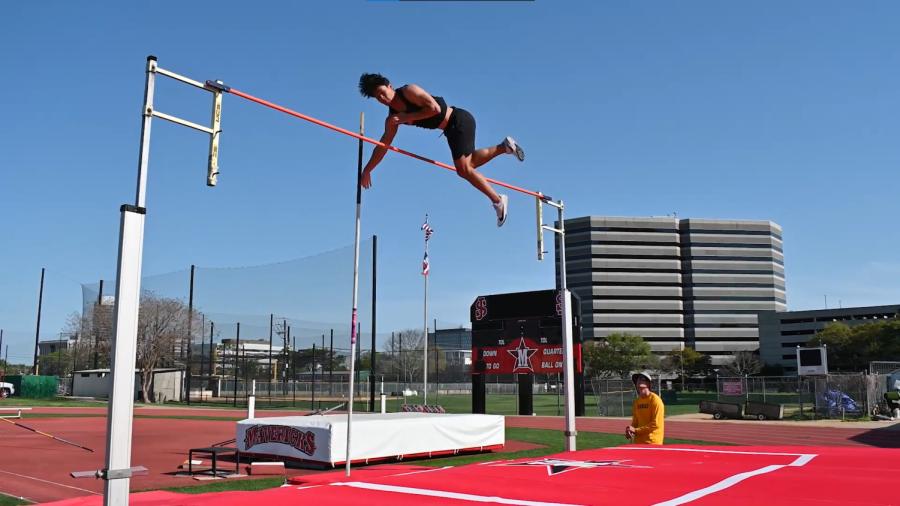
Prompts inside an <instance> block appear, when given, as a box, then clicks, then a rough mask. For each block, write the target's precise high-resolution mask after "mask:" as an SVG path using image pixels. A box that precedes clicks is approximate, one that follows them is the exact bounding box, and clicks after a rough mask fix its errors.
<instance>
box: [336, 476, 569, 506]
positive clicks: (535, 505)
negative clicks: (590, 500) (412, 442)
mask: <svg viewBox="0 0 900 506" xmlns="http://www.w3.org/2000/svg"><path fill="white" fill-rule="evenodd" d="M332 485H338V486H344V487H353V488H362V489H366V490H375V491H378V492H393V493H395V494H409V495H424V496H428V497H441V498H446V499H459V500H461V501H471V502H482V503H491V504H512V505H516V506H582V505H577V504H567V503H555V502H539V501H523V500H519V499H507V498H505V497H496V496H494V497H489V496H483V495H473V494H460V493H457V492H446V491H443V490H428V489H424V488H410V487H395V486H391V485H377V484H375V483H363V482H358V481H356V482H338V483H332Z"/></svg>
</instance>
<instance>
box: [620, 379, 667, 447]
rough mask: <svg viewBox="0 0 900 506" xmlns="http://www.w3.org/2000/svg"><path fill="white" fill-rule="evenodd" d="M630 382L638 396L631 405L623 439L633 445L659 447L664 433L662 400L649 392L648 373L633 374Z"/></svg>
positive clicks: (649, 380)
mask: <svg viewBox="0 0 900 506" xmlns="http://www.w3.org/2000/svg"><path fill="white" fill-rule="evenodd" d="M631 381H632V382H634V386H635V388H637V391H638V395H639V396H638V398H637V399H635V400H634V403H633V404H632V405H631V413H632V414H631V425H629V426H628V427H626V428H625V437H627V438H628V439H630V440H632V442H633V443H635V444H645V445H648V444H649V445H661V444H663V433H664V432H665V427H664V422H663V417H664V416H665V412H666V407H665V405H663V401H662V399H660V398H659V396H658V395H656V394H655V393H653V392H651V391H650V386H651V385H652V384H653V383H652V379H651V378H650V374H649V373H647V372H639V373H636V374H633V375H632V376H631Z"/></svg>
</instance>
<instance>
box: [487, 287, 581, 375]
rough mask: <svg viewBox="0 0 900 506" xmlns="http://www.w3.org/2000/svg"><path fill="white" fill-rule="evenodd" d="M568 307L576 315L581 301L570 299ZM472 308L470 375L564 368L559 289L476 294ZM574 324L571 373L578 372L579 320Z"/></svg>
mask: <svg viewBox="0 0 900 506" xmlns="http://www.w3.org/2000/svg"><path fill="white" fill-rule="evenodd" d="M573 306H574V307H573V317H574V316H576V315H580V304H578V301H577V299H575V298H573ZM576 307H577V308H578V309H579V310H576V309H575V308H576ZM471 312H472V314H471V316H472V372H473V373H475V374H534V373H550V374H555V373H561V372H563V338H562V295H561V292H559V291H557V290H544V291H540V292H525V293H522V294H505V295H504V296H503V297H502V298H499V297H490V296H488V297H478V299H477V300H476V301H475V303H474V304H473V305H472V310H471ZM573 323H574V327H575V328H574V329H573V356H572V358H573V363H574V365H575V372H581V371H582V367H581V364H582V360H581V332H580V324H579V322H577V319H576V318H573Z"/></svg>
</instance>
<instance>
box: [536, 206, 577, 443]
mask: <svg viewBox="0 0 900 506" xmlns="http://www.w3.org/2000/svg"><path fill="white" fill-rule="evenodd" d="M536 200H537V232H538V238H537V246H538V260H543V259H544V230H549V231H550V232H553V233H554V234H556V237H557V238H558V243H557V244H559V246H558V248H557V253H556V255H557V258H558V260H559V280H560V281H559V287H558V288H559V294H560V299H561V300H560V303H561V305H562V337H563V386H564V388H565V394H564V395H565V397H564V402H565V406H564V408H565V413H566V430H565V438H566V451H570V452H571V451H575V437H576V435H577V432H576V431H575V362H574V356H573V355H574V343H573V338H572V294H571V293H570V292H569V289H568V285H567V283H566V224H565V221H563V202H562V200H560V201H558V202H553V201H552V200H551V199H550V197H548V196H545V195H542V194H540V193H538V194H537V197H536ZM544 203H546V204H549V205H551V206H553V207H555V208H556V210H557V212H558V217H557V220H558V221H559V225H558V227H559V228H553V227H548V226H547V225H544V224H543V204H544Z"/></svg>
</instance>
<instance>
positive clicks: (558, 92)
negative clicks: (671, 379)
mask: <svg viewBox="0 0 900 506" xmlns="http://www.w3.org/2000/svg"><path fill="white" fill-rule="evenodd" d="M898 17H900V6H898V5H897V4H896V3H893V2H888V1H881V2H866V3H864V4H859V3H854V4H849V3H846V2H836V1H819V2H786V3H774V2H767V3H764V4H760V3H754V2H750V3H743V5H738V4H737V3H734V2H718V1H695V2H687V3H685V2H674V3H673V2H656V3H628V2H626V3H621V2H620V3H615V2H595V1H581V2H577V1H549V0H538V1H536V2H367V1H363V0H342V1H332V2H280V3H276V2H230V1H220V2H212V3H209V2H206V3H198V2H154V3H152V4H151V3H147V2H143V3H141V2H65V1H55V2H7V3H5V4H4V6H3V8H2V14H0V76H2V78H0V217H2V218H0V328H3V329H5V331H6V334H5V335H6V336H8V337H7V338H6V342H7V343H9V344H11V345H12V346H11V355H12V356H11V357H10V358H11V361H25V362H30V355H31V345H30V344H29V340H30V339H33V336H34V324H35V317H36V311H37V299H38V285H39V281H40V270H41V268H42V267H45V268H47V269H48V273H47V278H46V281H45V291H44V317H43V322H42V334H46V337H45V338H52V337H53V336H54V333H56V332H58V331H59V329H60V327H61V326H62V324H63V321H64V319H65V316H66V315H67V314H69V313H71V312H72V311H76V310H78V309H79V308H80V305H81V296H82V291H81V286H80V285H79V284H78V283H93V282H96V281H98V280H99V279H106V280H112V279H113V278H114V276H115V272H116V255H117V241H118V234H119V228H118V223H119V216H120V215H119V212H118V209H119V206H120V205H121V204H123V203H133V198H134V197H133V195H134V187H135V177H136V168H137V158H138V144H139V129H140V121H141V117H140V110H141V101H142V92H143V82H144V66H145V62H146V57H147V55H149V54H153V55H156V56H157V57H158V58H159V64H160V66H161V67H162V68H165V69H168V70H171V71H174V72H177V73H180V74H183V75H186V76H189V77H192V78H194V79H197V80H206V79H222V80H223V81H224V82H225V83H226V84H229V85H231V86H233V87H234V88H236V89H239V90H241V91H244V92H246V93H250V94H251V95H255V96H258V97H261V98H264V99H267V100H269V101H272V102H275V103H278V104H280V105H283V106H285V107H289V108H292V109H295V110H298V111H300V112H303V113H305V114H308V115H310V116H313V117H315V118H318V119H320V120H323V121H327V122H329V123H332V124H335V125H338V126H341V127H343V128H347V129H350V130H355V129H356V128H358V123H359V113H360V112H364V113H365V118H366V134H367V135H370V136H373V137H378V136H380V134H381V131H382V126H383V118H384V116H385V114H386V111H385V109H384V107H383V106H381V105H380V104H378V103H377V102H375V101H374V100H368V101H367V100H365V99H363V98H362V97H360V96H359V94H358V92H357V88H356V86H357V81H358V78H359V75H360V73H362V72H381V73H383V74H385V75H386V76H388V77H389V78H390V79H391V80H393V81H394V82H395V83H397V84H405V83H416V84H418V85H420V86H422V87H423V88H425V89H426V90H427V91H429V92H432V93H433V94H436V95H441V96H443V97H445V98H446V99H447V101H448V103H449V104H450V105H458V106H461V107H464V108H465V109H467V110H469V111H471V112H472V113H473V114H474V115H475V117H476V119H477V121H478V144H479V146H488V145H492V144H495V143H497V142H499V141H501V140H502V139H503V138H504V137H505V136H506V135H511V136H513V137H514V138H515V139H516V140H517V141H519V143H520V144H521V145H522V147H523V148H524V149H525V152H526V161H525V163H519V162H518V161H516V160H515V159H514V158H513V157H510V156H505V157H501V158H499V159H497V160H495V161H493V162H492V163H491V164H490V165H489V166H487V167H485V168H484V172H485V173H486V174H487V175H488V177H492V178H495V179H499V180H502V181H505V182H509V183H511V184H514V185H518V186H521V187H524V188H528V189H531V190H535V191H541V192H544V193H545V194H549V195H551V196H553V197H554V198H562V199H564V201H565V204H566V216H567V217H578V216H584V215H589V214H591V215H612V216H653V215H657V216H659V215H666V214H671V213H677V215H678V217H680V218H691V217H694V218H716V219H759V220H772V221H774V222H776V223H778V224H779V225H781V226H782V227H783V228H784V241H785V246H784V250H785V264H786V273H787V294H788V295H787V297H788V307H789V309H792V310H795V309H811V308H821V307H823V306H824V304H825V300H824V297H825V296H826V295H827V297H828V304H829V306H832V307H833V306H837V304H838V303H839V301H840V304H842V305H843V306H844V307H847V306H853V305H869V304H887V303H897V302H900V288H898V286H900V283H898V282H900V262H898V260H897V258H898V257H897V253H896V251H897V249H898V246H900V239H898V234H896V233H895V230H896V229H897V210H898V204H897V200H896V198H895V195H896V188H897V184H898V182H900V181H898V180H900V176H898V171H897V170H896V167H897V161H898V160H897V159H898V152H897V145H898V144H897V139H900V122H898V121H897V118H898V117H900V94H898V93H897V87H896V83H897V82H898V81H900V72H898V70H897V69H898V68H900V61H898V60H900V53H898V52H897V49H896V48H897V46H898V42H900V31H898V30H897V24H896V20H897V19H898ZM209 102H210V100H209V94H208V93H206V92H203V91H200V90H196V89H194V88H191V87H188V86H186V85H182V84H179V83H175V82H173V81H170V80H168V79H165V78H160V79H159V80H158V84H157V93H156V106H157V109H158V110H160V111H162V112H166V113H169V114H174V115H177V116H180V117H183V118H186V119H190V120H193V121H196V122H200V123H205V122H207V121H208V117H209V108H210V105H209ZM222 128H223V130H224V132H223V134H222V144H221V148H220V159H219V163H220V168H221V175H220V177H219V186H218V187H216V188H208V187H206V186H205V177H206V169H205V160H206V153H207V142H208V141H207V138H206V136H205V135H204V134H202V133H199V132H196V131H192V130H189V129H186V128H184V127H181V126H178V125H174V124H171V123H167V122H164V121H162V120H159V119H156V120H154V124H153V130H152V136H151V155H150V165H149V188H148V199H147V208H148V214H147V225H146V238H145V251H144V263H143V272H144V274H145V275H146V276H154V275H159V274H164V273H170V272H173V271H180V274H172V275H168V276H162V277H160V278H154V279H169V280H172V279H176V278H177V280H179V281H177V282H173V283H168V284H167V283H162V282H159V283H157V285H154V283H153V282H150V283H148V286H150V287H153V286H156V287H157V288H158V289H159V290H161V291H164V292H166V293H167V294H174V295H178V296H183V297H186V296H187V286H186V280H187V276H186V274H185V273H186V272H187V269H188V268H189V266H190V265H191V264H195V265H197V266H201V267H204V268H208V269H206V270H203V273H204V275H207V276H209V278H208V279H209V281H204V282H203V283H201V284H202V285H203V286H202V287H199V288H198V292H197V294H196V296H197V304H198V306H200V307H201V308H202V309H205V310H207V311H210V312H221V313H234V314H251V315H266V314H268V313H270V312H276V313H279V314H282V315H285V316H292V317H295V318H299V319H306V320H310V321H325V322H332V321H334V322H339V323H347V322H349V318H350V307H351V284H350V281H349V280H350V279H351V278H350V276H351V275H352V250H346V249H344V250H343V252H338V253H333V254H332V255H331V256H328V257H320V260H319V263H315V262H313V261H304V262H295V263H288V264H282V265H281V266H280V268H281V269H282V270H281V271H278V270H277V269H275V268H274V267H270V268H267V269H269V270H266V269H263V271H265V272H267V273H268V274H265V275H263V274H259V273H260V272H263V271H259V270H244V271H235V270H213V268H226V267H227V268H232V267H241V266H254V265H260V264H270V263H279V262H285V261H288V260H291V259H296V258H302V257H307V256H310V255H317V254H319V253H322V252H326V251H330V250H335V249H340V248H346V247H347V246H351V245H352V244H353V239H354V236H353V232H354V213H355V205H354V203H355V181H356V164H357V141H356V140H355V139H353V138H351V137H347V136H344V135H341V134H340V133H337V132H333V131H331V130H328V129H325V128H321V127H319V126H316V125H313V124H311V123H308V122H305V121H303V120H300V119H296V118H291V117H289V116H287V115H284V114H281V113H278V112H275V111H273V110H271V109H268V108H265V107H262V106H260V105H257V104H253V103H251V102H248V101H246V100H243V99H240V98H238V97H234V96H225V100H224V106H223V123H222ZM395 145H396V146H398V147H401V148H403V149H407V150H409V151H412V152H415V153H418V154H421V155H423V156H426V157H429V158H434V159H437V160H440V161H443V162H445V163H449V162H450V156H449V150H448V148H447V145H446V140H445V139H444V138H442V137H438V133H437V132H434V131H424V130H421V129H414V128H412V127H404V128H403V129H401V132H400V134H399V135H398V137H397V139H396V141H395ZM372 147H373V146H372V145H370V144H366V146H365V155H366V157H368V155H369V154H370V153H371V151H372ZM373 183H374V186H373V188H372V189H370V190H368V191H366V192H365V193H364V195H363V219H362V225H363V226H362V236H363V237H364V238H367V237H371V236H372V235H377V236H378V243H379V248H378V260H379V270H378V287H379V290H378V298H379V313H378V323H379V330H380V331H382V332H390V331H391V330H396V329H400V328H403V327H405V326H417V327H418V326H421V325H422V294H423V286H422V285H423V280H422V276H421V275H420V272H421V260H422V255H423V234H422V232H421V230H419V227H420V225H421V224H422V221H423V219H424V215H425V214H426V213H428V214H429V216H430V223H431V225H432V226H433V228H434V229H435V234H434V236H433V237H432V240H431V241H430V246H429V248H430V249H429V253H430V259H431V266H432V276H431V277H430V281H429V320H430V319H431V318H433V317H434V318H438V319H439V320H441V321H442V322H449V323H464V322H466V321H467V319H468V307H469V305H470V304H471V302H472V301H473V300H474V298H475V296H476V295H479V294H490V293H503V292H508V291H519V290H536V289H546V288H551V287H552V286H553V284H554V281H553V256H552V254H550V255H548V256H547V258H546V260H545V261H544V262H538V261H537V258H536V247H535V221H534V220H535V217H534V207H535V205H534V199H533V198H531V197H527V196H524V195H518V194H511V195H510V211H509V212H510V214H509V219H508V221H507V223H506V225H505V226H504V227H503V228H501V229H498V228H497V227H496V223H495V217H494V214H493V210H492V209H491V207H490V204H489V201H488V200H487V199H486V198H485V197H484V196H482V195H481V194H479V193H478V192H476V191H475V190H474V189H473V188H471V187H469V186H468V184H467V183H465V182H464V181H462V180H461V179H459V178H458V177H457V176H456V175H454V174H453V173H452V172H450V171H447V170H444V169H441V168H438V167H435V166H432V165H429V164H425V163H422V162H420V161H417V160H413V159H410V158H407V157H404V156H402V155H399V154H396V153H389V154H388V155H387V157H386V158H385V160H384V162H383V163H382V165H381V166H379V167H378V168H377V169H376V170H375V172H374V174H373ZM549 211H550V208H547V213H548V214H549ZM550 218H552V217H551V216H548V220H549V219H550ZM547 239H548V240H549V239H550V236H549V235H548V237H547ZM547 246H548V249H550V250H551V251H552V247H551V246H552V243H548V245H547ZM348 251H349V255H348V254H347V252H348ZM367 259H370V257H366V256H365V255H364V258H363V262H365V261H369V260H367ZM292 269H293V270H292ZM229 273H230V275H233V276H235V277H233V278H227V276H228V275H229ZM302 273H307V275H305V276H306V277H304V275H301V274H302ZM257 274H259V275H257ZM216 276H219V277H218V278H216ZM213 278H215V279H218V280H219V281H218V282H219V283H221V284H220V285H216V282H214V281H212V280H213ZM228 279H231V280H232V281H231V282H226V281H227V280H228ZM223 280H226V281H223ZM201 281H202V276H201ZM176 285H177V287H178V288H172V287H174V286H176ZM163 286H165V288H161V287H163ZM367 286H370V285H367V284H366V282H365V281H364V282H363V283H362V284H361V291H365V290H367V289H370V288H365V287H367ZM214 287H215V288H214ZM108 290H111V287H110V288H109V289H108ZM367 301H368V296H367V295H363V296H361V304H360V305H361V307H362V306H363V304H367V303H368V302H367ZM270 307H276V309H269V308H270ZM323 308H324V309H323ZM361 318H362V319H363V320H365V319H366V318H368V316H366V317H365V318H363V317H362V316H361ZM368 325H369V324H368V323H367V322H364V323H363V327H364V328H366V327H367V326H368ZM337 344H338V343H336V345H337Z"/></svg>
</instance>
